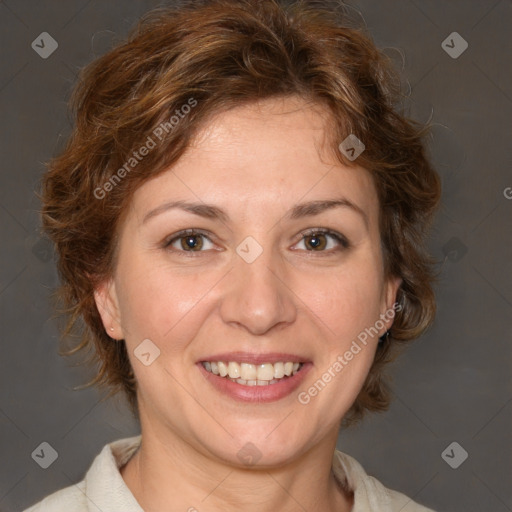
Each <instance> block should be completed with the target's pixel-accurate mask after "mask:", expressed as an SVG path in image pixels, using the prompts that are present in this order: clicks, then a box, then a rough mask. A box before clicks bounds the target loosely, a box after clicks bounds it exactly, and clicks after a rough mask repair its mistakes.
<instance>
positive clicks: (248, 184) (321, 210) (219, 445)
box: [96, 98, 399, 465]
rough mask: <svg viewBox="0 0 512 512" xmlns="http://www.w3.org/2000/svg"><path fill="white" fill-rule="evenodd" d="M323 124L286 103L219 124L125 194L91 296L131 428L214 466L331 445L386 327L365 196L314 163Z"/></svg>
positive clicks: (386, 286) (384, 293)
mask: <svg viewBox="0 0 512 512" xmlns="http://www.w3.org/2000/svg"><path fill="white" fill-rule="evenodd" d="M325 118H326V113H322V111H320V110H319V109H318V108H317V109H316V110H313V109H311V108H309V107H307V105H306V104H305V103H303V102H301V101H300V100H298V99H294V98H287V99H284V100H283V99H280V100H267V101H265V102H262V103H260V104H259V105H250V106H243V107H238V108H235V109H233V110H231V111H229V112H227V113H223V114H220V115H218V116H217V117H216V118H215V119H214V120H213V121H212V122H210V123H209V124H208V126H207V128H206V129H205V130H203V131H202V132H201V134H200V135H199V137H198V138H197V139H196V141H195V143H194V144H193V146H192V147H191V148H190V149H189V150H188V152H187V153H186V154H185V155H184V156H183V157H182V158H181V159H180V160H179V162H178V163H177V164H176V165H175V166H173V167H172V169H169V170H168V171H166V172H164V173H163V174H160V175H159V176H157V177H156V178H154V179H151V180H150V181H148V182H146V183H145V184H144V185H142V186H141V187H140V188H139V189H138V190H137V191H136V193H135V195H134V197H133V201H132V203H131V208H130V210H129V212H128V213H127V217H126V219H125V222H124V223H123V226H122V228H121V231H120V241H119V244H120V245H119V259H118V265H117V268H116V271H115V276H114V278H113V279H112V280H111V281H109V282H108V283H105V284H104V285H103V286H102V287H101V288H99V289H98V290H97V293H96V300H97V304H98V307H99V309H100V312H101V314H102V317H103V321H104V324H105V326H106V328H110V326H113V327H114V331H109V334H110V335H111V336H113V337H116V338H124V339H125V342H126V345H127V348H128V353H129V356H130V360H131V364H132V366H133V369H134V372H135V376H136V378H137V382H138V400H139V407H140V410H141V420H142V421H143V425H144V423H145V424H147V425H151V429H152V430H153V431H154V432H158V433H159V434H158V435H159V436H166V435H167V436H168V438H169V439H171V438H173V439H175V440H176V439H178V440H180V441H184V442H186V443H187V444H188V445H189V446H191V447H193V448H194V449H195V450H197V451H198V452H200V453H202V454H204V455H207V456H208V457H212V458H215V459H216V460H219V459H220V460H223V461H227V462H229V463H234V464H244V463H247V461H250V460H252V461H253V462H258V463H259V464H262V465H266V464H269V465H275V464H279V463H281V462H284V461H290V460H293V458H295V457H297V456H299V455H301V454H304V453H305V452H306V451H307V450H309V449H311V448H313V447H314V446H315V445H317V444H318V443H320V442H321V441H322V440H325V439H327V438H329V439H330V440H331V441H332V440H333V439H335V436H336V434H337V429H338V425H339V421H340V419H341V418H342V417H343V416H344V414H345V413H346V412H347V410H348V409H349V408H350V406H351V404H352V403H353V402H354V400H355V398H356V396H357V394H358V392H359V390H360V389H361V386H362V385H363V382H364V380H365V377H366V375H367V373H368V371H369V368H370V366H371V363H372V360H373V357H374V353H375V350H376V346H377V341H378V335H380V334H382V333H384V332H385V330H386V328H387V327H389V326H390V325H391V323H392V321H391V320H390V316H391V315H390V314H389V311H390V309H392V306H393V303H394V301H395V295H396V290H397V287H398V285H399V282H398V280H396V279H395V280H390V281H386V280H385V277H384V273H383V261H382V254H381V246H380V235H379V230H378V215H379V210H378V200H377V194H376V190H375V187H374V184H373V182H372V179H371V178H370V175H369V174H368V173H367V171H365V170H363V169H362V168H359V167H351V168H349V167H344V166H342V165H340V164H339V163H338V162H337V161H335V160H334V159H332V158H331V159H329V158H328V156H327V153H325V154H324V153H323V152H322V151H321V144H322V140H323V136H324V131H323V130H324V122H323V120H324V119H325ZM340 142H341V141H340ZM363 142H364V141H363ZM355 163H357V161H356V162H355ZM177 202H179V204H178V205H176V203H177ZM329 202H331V203H329ZM334 202H336V203H334ZM171 203H174V207H171ZM180 205H181V206H180ZM183 230H193V232H192V234H190V232H189V233H182V231H183ZM386 312H387V313H388V314H387V316H386V317H385V316H384V314H385V313H386ZM384 324H385V325H384ZM375 326H376V327H375ZM371 328H373V329H374V330H373V331H372V330H371ZM375 329H377V330H378V331H379V332H378V334H375ZM365 330H366V331H365ZM368 330H370V331H368ZM365 332H366V344H364V343H362V341H361V340H362V339H364V338H365V336H364V335H363V334H362V333H365ZM368 332H371V333H373V336H371V335H369V334H368ZM112 333H114V334H112ZM358 337H359V341H358ZM148 340H149V341H148ZM354 340H356V343H357V345H358V346H359V349H360V350H359V351H358V350H357V349H356V348H355V345H354V343H353V342H354ZM158 351H159V352H158ZM347 352H351V354H352V357H350V356H349V355H345V354H346V353H347ZM158 354H159V355H158ZM157 355H158V357H156V356H157ZM340 358H341V359H340ZM219 361H222V362H223V363H224V364H225V365H226V366H227V368H226V369H224V366H223V365H222V364H220V365H216V364H215V363H218V362H219ZM342 361H343V362H342ZM205 362H206V363H207V364H206V365H203V363H205ZM336 362H338V364H336ZM208 363H209V364H208ZM242 363H243V364H242ZM265 363H267V364H265ZM283 363H304V364H303V366H302V367H301V369H300V370H299V371H298V372H297V373H296V374H295V375H293V374H292V376H290V377H287V376H284V377H283V373H284V372H286V373H289V368H290V366H291V365H290V364H283ZM205 366H206V367H207V368H205ZM216 366H217V368H216ZM295 367H296V365H295ZM208 370H210V371H208ZM212 370H213V371H215V370H216V371H217V372H219V371H220V372H222V373H224V372H225V371H229V374H228V376H224V377H222V376H220V375H215V374H214V373H212ZM292 371H293V366H292ZM229 375H231V376H232V377H229ZM244 377H245V378H244ZM276 377H277V378H276ZM231 378H233V379H236V378H243V379H244V381H243V382H242V383H238V382H234V381H232V380H230V379H231ZM270 380H271V381H272V383H269V381H270ZM251 384H252V385H251ZM315 390H316V391H315ZM257 459H259V460H257Z"/></svg>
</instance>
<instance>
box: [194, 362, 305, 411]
mask: <svg viewBox="0 0 512 512" xmlns="http://www.w3.org/2000/svg"><path fill="white" fill-rule="evenodd" d="M197 366H198V368H199V370H200V371H201V372H202V373H203V375H204V376H205V378H206V379H207V380H208V382H210V384H212V386H213V387H214V388H215V389H217V390H218V391H220V392H221V393H224V394H225V395H228V396H229V397H231V398H233V399H235V400H239V401H241V402H258V403H267V402H276V401H277V400H281V399H282V398H284V397H286V396H288V395H290V394H291V393H293V391H295V390H296V389H297V388H298V387H299V386H300V384H301V382H302V381H303V380H304V378H305V376H306V374H307V373H308V371H309V370H310V369H311V367H312V366H313V365H312V363H304V364H303V366H302V368H301V370H300V371H298V372H297V373H296V374H295V375H292V376H290V377H288V378H287V379H282V380H280V381H279V382H276V383H275V384H268V385H266V386H244V385H243V384H239V383H238V382H233V381H231V380H229V379H228V378H226V377H220V376H218V375H215V374H214V373H211V372H209V371H208V370H206V368H205V367H204V366H203V365H202V363H197Z"/></svg>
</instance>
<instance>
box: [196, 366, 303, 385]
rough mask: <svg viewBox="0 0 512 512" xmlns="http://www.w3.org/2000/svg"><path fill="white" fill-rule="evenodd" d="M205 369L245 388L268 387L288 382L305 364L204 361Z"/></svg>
mask: <svg viewBox="0 0 512 512" xmlns="http://www.w3.org/2000/svg"><path fill="white" fill-rule="evenodd" d="M201 364H202V365H203V367H204V369H205V370H206V371H207V372H210V373H213V374H214V375H216V376H218V377H223V378H225V379H227V380H230V381H232V382H236V383H238V384H241V385H243V386H268V385H271V384H277V383H278V382H281V381H283V380H286V379H288V378H290V377H292V376H293V375H295V374H296V373H298V372H300V371H301V370H302V367H303V366H304V363H294V362H291V361H283V362H276V363H263V364H250V363H238V362H235V361H229V362H224V361H202V362H201Z"/></svg>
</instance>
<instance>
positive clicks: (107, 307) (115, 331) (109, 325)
mask: <svg viewBox="0 0 512 512" xmlns="http://www.w3.org/2000/svg"><path fill="white" fill-rule="evenodd" d="M94 301H95V302H96V307H97V308H98V311H99V313H100V316H101V320H102V322H103V327H104V328H105V331H106V333H107V334H108V335H109V336H110V337H111V338H114V339H117V340H122V339H124V333H123V330H122V327H121V314H120V308H119V301H118V297H117V293H116V285H115V282H114V280H113V279H108V280H106V281H104V282H102V283H101V284H99V285H98V286H97V287H96V288H95V290H94Z"/></svg>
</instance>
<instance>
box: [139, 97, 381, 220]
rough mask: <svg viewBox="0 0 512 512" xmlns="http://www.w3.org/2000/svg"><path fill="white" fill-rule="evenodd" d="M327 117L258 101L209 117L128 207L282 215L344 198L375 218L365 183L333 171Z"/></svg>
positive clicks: (369, 183) (320, 111) (289, 101)
mask: <svg viewBox="0 0 512 512" xmlns="http://www.w3.org/2000/svg"><path fill="white" fill-rule="evenodd" d="M328 119H329V113H328V112H327V111H326V110H325V109H324V108H323V107H321V106H319V105H311V104H307V103H306V102H305V101H303V100H300V99H298V98H279V99H272V100H265V101H261V102H259V103H251V104H248V105H243V106H239V107H235V108H232V109H230V110H228V111H226V112H222V113H220V114H217V115H215V116H213V117H212V118H211V119H210V120H209V121H208V122H206V123H205V125H204V127H203V128H202V129H201V130H200V131H199V132H198V134H197V136H196V137H195V139H194V141H193V142H192V144H191V146H190V148H189V149H188V150H187V151H186V152H185V153H184V154H183V155H182V157H181V158H180V160H179V161H178V162H177V163H175V164H174V165H173V166H172V168H171V169H169V170H168V171H164V172H163V173H162V174H160V175H158V176H157V177H155V178H153V179H151V180H149V181H147V182H146V183H144V184H143V185H142V186H141V187H139V189H138V190H137V191H136V192H135V195H134V198H133V199H134V201H133V204H132V207H133V208H134V209H135V212H136V214H137V217H139V218H141V217H142V216H143V214H144V211H145V210H147V208H150V207H153V206H154V205H155V204H158V203H159V202H165V201H169V200H176V199H179V200H194V201H198V200H199V201H205V202H208V203H218V204H219V205H222V207H223V208H225V209H229V208H233V209H234V208H237V213H241V212H242V211H243V212H245V214H246V215H250V214H254V211H259V212H260V214H263V212H270V211H274V210H276V211H277V209H278V208H281V209H282V208H283V207H284V208H289V207H291V206H292V205H293V204H295V203H297V202H299V201H301V200H302V201H308V200H314V199H319V198H320V199H331V198H334V197H339V196H343V197H347V198H348V199H349V200H351V201H353V202H355V203H356V204H358V206H360V207H361V209H363V210H365V211H366V212H367V215H368V217H369V218H370V219H371V218H372V217H375V215H377V214H378V205H377V196H376V191H375V187H374V184H373V179H372V178H371V176H370V174H369V173H368V172H367V171H366V170H364V169H363V168H361V167H358V166H351V167H347V166H344V165H343V164H341V163H340V162H339V161H338V160H337V159H336V158H335V157H334V155H333V154H332V150H331V149H330V148H329V146H328V137H327V132H326V130H327V126H328V123H327V121H328Z"/></svg>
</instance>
